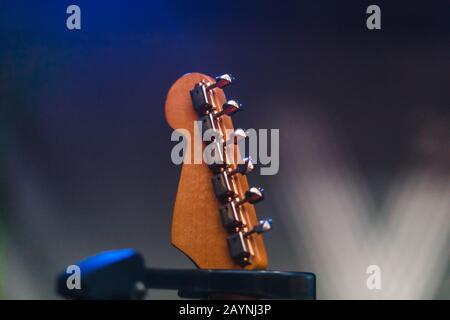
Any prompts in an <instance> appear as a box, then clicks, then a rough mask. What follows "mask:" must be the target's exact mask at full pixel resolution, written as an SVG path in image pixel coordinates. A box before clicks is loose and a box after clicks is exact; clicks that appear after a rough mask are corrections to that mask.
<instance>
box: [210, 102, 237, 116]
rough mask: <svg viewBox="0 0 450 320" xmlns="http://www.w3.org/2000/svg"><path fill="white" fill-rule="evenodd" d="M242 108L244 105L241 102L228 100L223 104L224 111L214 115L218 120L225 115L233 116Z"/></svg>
mask: <svg viewBox="0 0 450 320" xmlns="http://www.w3.org/2000/svg"><path fill="white" fill-rule="evenodd" d="M241 107H242V105H241V104H240V103H239V102H237V101H235V100H228V101H227V102H225V103H224V104H223V106H222V111H220V112H217V113H216V114H214V117H215V118H218V117H221V116H223V115H224V114H226V115H227V116H232V115H233V114H235V113H236V112H238V111H239V110H241Z"/></svg>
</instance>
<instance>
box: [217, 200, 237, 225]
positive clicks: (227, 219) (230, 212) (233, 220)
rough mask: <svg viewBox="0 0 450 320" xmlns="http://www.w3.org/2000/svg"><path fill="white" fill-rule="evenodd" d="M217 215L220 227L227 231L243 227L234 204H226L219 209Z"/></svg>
mask: <svg viewBox="0 0 450 320" xmlns="http://www.w3.org/2000/svg"><path fill="white" fill-rule="evenodd" d="M219 213H220V220H221V221H222V225H223V227H224V228H225V229H226V230H227V231H236V229H237V228H241V227H243V223H242V221H241V220H240V219H239V208H238V207H236V204H235V203H234V202H228V203H227V204H225V205H223V206H222V207H220V210H219Z"/></svg>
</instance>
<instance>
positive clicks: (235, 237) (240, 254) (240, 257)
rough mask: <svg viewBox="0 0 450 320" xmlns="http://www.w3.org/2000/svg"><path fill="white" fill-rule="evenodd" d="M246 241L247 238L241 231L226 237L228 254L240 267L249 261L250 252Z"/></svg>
mask: <svg viewBox="0 0 450 320" xmlns="http://www.w3.org/2000/svg"><path fill="white" fill-rule="evenodd" d="M246 242H247V240H246V239H245V237H244V233H242V232H236V233H233V234H232V235H230V236H229V237H228V238H227V245H228V251H229V253H230V256H231V258H233V259H234V261H236V263H237V264H239V265H240V266H241V267H245V266H247V265H249V264H250V263H251V262H250V256H251V254H250V250H249V248H248V246H247V243H246Z"/></svg>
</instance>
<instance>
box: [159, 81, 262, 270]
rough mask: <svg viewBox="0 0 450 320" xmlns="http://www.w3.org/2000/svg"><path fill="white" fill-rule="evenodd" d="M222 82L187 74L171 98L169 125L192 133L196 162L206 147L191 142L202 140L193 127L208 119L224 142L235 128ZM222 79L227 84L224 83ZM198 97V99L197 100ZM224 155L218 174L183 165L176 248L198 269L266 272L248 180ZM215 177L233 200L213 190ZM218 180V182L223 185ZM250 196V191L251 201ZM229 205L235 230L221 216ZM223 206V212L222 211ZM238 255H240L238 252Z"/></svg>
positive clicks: (200, 166)
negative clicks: (241, 250) (226, 108)
mask: <svg viewBox="0 0 450 320" xmlns="http://www.w3.org/2000/svg"><path fill="white" fill-rule="evenodd" d="M220 81H221V80H220V79H219V80H217V82H216V80H215V79H213V78H211V77H209V76H207V75H204V74H201V73H189V74H186V75H184V76H183V77H181V78H180V79H178V80H177V81H176V82H175V83H174V84H173V85H172V87H171V88H170V90H169V93H168V95H167V99H166V105H165V114H166V119H167V122H168V123H169V125H170V126H171V127H172V128H173V129H184V130H186V131H185V132H186V133H189V134H187V137H186V140H187V141H188V146H189V147H188V150H189V151H190V152H191V153H192V154H191V156H192V157H191V158H192V159H193V158H194V156H193V154H195V152H196V151H199V150H196V149H195V148H202V150H203V148H204V147H205V144H200V145H198V144H195V143H194V141H192V140H193V139H194V138H193V137H201V136H202V132H201V131H200V129H199V127H198V126H197V125H196V123H195V121H199V120H200V119H201V118H202V117H203V118H202V119H204V117H206V118H207V120H204V121H212V123H213V126H214V127H215V128H216V129H217V131H219V132H220V134H221V135H222V136H223V141H226V140H228V139H230V138H231V137H230V134H229V133H227V129H228V130H233V122H232V120H231V117H230V116H228V115H226V114H223V113H225V112H222V106H223V105H224V103H225V102H226V99H225V94H224V92H223V90H222V89H221V87H222V86H223V85H224V84H223V83H220ZM224 81H225V82H226V79H225V80H224ZM194 88H196V89H195V90H194ZM191 91H192V93H191ZM196 94H197V95H200V96H195V95H196ZM199 98H200V102H199ZM203 98H205V99H206V100H207V102H208V103H207V106H206V105H205V106H200V105H199V103H200V104H201V99H203ZM214 115H216V116H214ZM219 115H220V116H219ZM208 119H209V120H208ZM189 151H188V152H189ZM200 151H201V150H200ZM233 152H234V155H235V157H236V159H240V155H239V150H238V148H236V149H235V150H234V151H233ZM185 156H186V155H185ZM224 157H225V165H224V166H223V167H221V168H217V167H215V168H214V170H212V169H211V167H210V166H208V165H207V164H206V163H204V162H202V163H201V164H194V163H192V164H188V163H183V167H182V170H181V177H180V181H179V184H178V192H177V196H176V201H175V207H174V211H173V219H172V244H173V245H174V246H175V247H177V248H178V249H180V250H181V251H182V252H183V253H185V254H186V255H187V256H188V257H189V258H190V259H191V260H192V261H193V262H194V263H195V264H196V265H197V266H198V267H200V268H205V269H241V268H246V269H266V268H267V254H266V249H265V246H264V242H263V238H262V235H261V234H260V233H259V232H254V231H255V230H256V229H258V227H259V228H261V227H262V225H261V223H260V222H259V221H258V219H257V217H256V212H255V207H254V205H253V204H250V202H252V201H249V202H245V201H244V200H243V199H244V198H245V194H246V191H248V190H249V189H250V188H249V185H248V182H247V178H246V176H245V175H243V174H232V173H233V172H235V171H237V164H236V163H234V164H231V163H230V162H232V161H227V158H228V160H230V159H229V158H230V157H229V156H227V154H226V152H224ZM234 162H236V161H234ZM216 175H218V176H219V178H218V179H219V180H220V177H224V179H226V180H227V182H228V186H229V187H230V188H231V190H232V193H233V196H230V197H229V194H227V195H226V196H225V197H218V194H217V188H215V187H213V184H214V182H213V181H212V179H213V177H215V176H216ZM220 182H221V181H218V183H219V184H220ZM222 182H223V181H222ZM253 190H255V188H253ZM256 192H258V190H256ZM248 196H249V194H248V193H247V198H248ZM231 203H233V207H234V208H233V209H235V210H231V211H230V212H233V213H235V218H236V219H237V220H238V221H237V222H236V221H233V223H232V224H231V226H230V225H228V224H227V226H225V224H224V218H223V215H226V214H227V213H226V212H228V211H227V210H225V209H227V208H228V209H230V207H229V206H230V205H231ZM220 208H225V209H223V210H222V211H223V213H221V211H220ZM228 213H229V212H228ZM228 222H229V221H228ZM235 223H238V224H239V225H237V224H236V225H235ZM255 227H257V228H256V229H255ZM252 230H253V231H252ZM240 245H243V246H244V247H245V250H246V252H245V253H244V256H239V257H236V250H239V246H240ZM233 252H234V253H233ZM237 254H238V255H240V253H239V252H238V253H237ZM232 256H234V257H232Z"/></svg>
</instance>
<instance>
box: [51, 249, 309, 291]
mask: <svg viewBox="0 0 450 320" xmlns="http://www.w3.org/2000/svg"><path fill="white" fill-rule="evenodd" d="M76 266H78V267H79V271H80V274H79V275H80V286H79V287H78V288H77V287H76V286H74V285H73V284H74V283H72V281H73V280H74V279H73V277H74V276H76V274H75V273H74V274H72V273H63V274H61V275H60V276H59V277H58V280H57V291H58V293H59V294H60V295H61V296H63V297H64V298H67V299H83V300H90V299H142V298H144V296H145V294H146V292H147V290H148V289H169V290H178V295H179V296H180V297H181V298H190V299H211V298H213V299H228V298H233V297H241V298H247V299H302V300H314V299H315V297H316V277H315V275H314V274H313V273H308V272H283V271H262V270H258V271H248V270H211V269H208V270H207V269H178V270H177V269H156V268H146V267H145V264H144V259H143V257H142V255H141V254H139V253H138V252H136V251H135V250H133V249H122V250H113V251H106V252H103V253H99V254H97V255H95V256H92V257H89V258H86V259H84V260H82V261H80V262H79V263H78V264H76Z"/></svg>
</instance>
